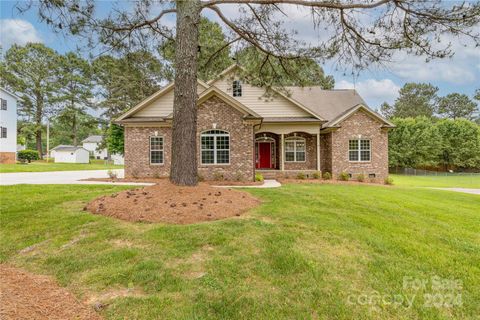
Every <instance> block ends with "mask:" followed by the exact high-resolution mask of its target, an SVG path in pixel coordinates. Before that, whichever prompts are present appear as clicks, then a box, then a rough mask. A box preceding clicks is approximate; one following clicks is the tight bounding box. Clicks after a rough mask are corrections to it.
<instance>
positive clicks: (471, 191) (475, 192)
mask: <svg viewBox="0 0 480 320" xmlns="http://www.w3.org/2000/svg"><path fill="white" fill-rule="evenodd" d="M433 189H438V190H447V191H455V192H463V193H470V194H478V195H480V189H468V188H433Z"/></svg>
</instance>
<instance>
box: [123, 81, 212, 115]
mask: <svg viewBox="0 0 480 320" xmlns="http://www.w3.org/2000/svg"><path fill="white" fill-rule="evenodd" d="M197 83H198V84H199V85H201V86H202V87H204V88H205V89H207V88H208V87H209V85H208V84H206V83H205V82H203V81H202V80H197ZM174 84H175V82H170V83H169V84H168V85H166V86H165V87H163V88H162V89H160V90H158V91H157V92H155V93H154V94H152V95H151V96H149V97H147V98H145V99H143V100H142V101H140V103H138V104H137V105H136V106H135V107H133V108H132V109H130V110H128V111H127V112H125V113H124V114H122V115H121V116H120V117H118V118H117V119H116V121H122V120H125V119H126V118H128V117H130V116H131V115H132V114H134V113H136V112H137V111H140V110H141V109H143V108H145V107H146V106H148V105H149V104H150V102H152V101H154V100H155V99H157V98H159V97H161V96H162V95H164V94H166V93H167V92H169V91H171V90H173V88H174Z"/></svg>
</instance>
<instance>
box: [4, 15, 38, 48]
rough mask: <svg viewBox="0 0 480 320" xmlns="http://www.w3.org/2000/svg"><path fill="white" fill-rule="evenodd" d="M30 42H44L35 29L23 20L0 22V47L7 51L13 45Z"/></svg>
mask: <svg viewBox="0 0 480 320" xmlns="http://www.w3.org/2000/svg"><path fill="white" fill-rule="evenodd" d="M28 42H43V40H42V37H41V36H40V34H39V33H38V31H37V30H36V29H35V27H34V26H33V25H32V24H31V23H30V22H28V21H25V20H21V19H1V20H0V45H1V46H2V48H3V50H7V49H8V48H10V47H11V46H12V45H13V44H19V45H24V44H26V43H28Z"/></svg>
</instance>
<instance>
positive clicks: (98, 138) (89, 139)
mask: <svg viewBox="0 0 480 320" xmlns="http://www.w3.org/2000/svg"><path fill="white" fill-rule="evenodd" d="M102 140H103V136H100V135H92V136H88V137H87V138H85V139H83V140H82V143H88V142H91V143H100V142H102Z"/></svg>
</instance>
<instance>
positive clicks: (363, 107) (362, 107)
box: [323, 104, 395, 128]
mask: <svg viewBox="0 0 480 320" xmlns="http://www.w3.org/2000/svg"><path fill="white" fill-rule="evenodd" d="M357 111H364V112H365V113H366V114H367V115H369V116H370V117H371V118H373V119H375V120H377V121H378V122H380V123H383V127H385V128H394V127H395V125H394V124H393V123H391V122H390V121H388V120H387V119H385V118H384V117H382V116H381V115H380V114H378V113H377V112H375V111H373V110H372V109H370V108H369V107H367V106H366V105H363V104H358V105H356V106H354V107H353V108H350V109H348V110H346V111H345V112H343V113H341V114H339V115H338V116H337V117H336V118H334V119H332V120H330V121H329V122H327V123H325V124H324V126H323V128H328V127H339V126H340V124H341V123H342V122H343V121H345V120H346V119H348V118H350V117H351V116H352V115H353V114H355V113H356V112H357Z"/></svg>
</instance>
